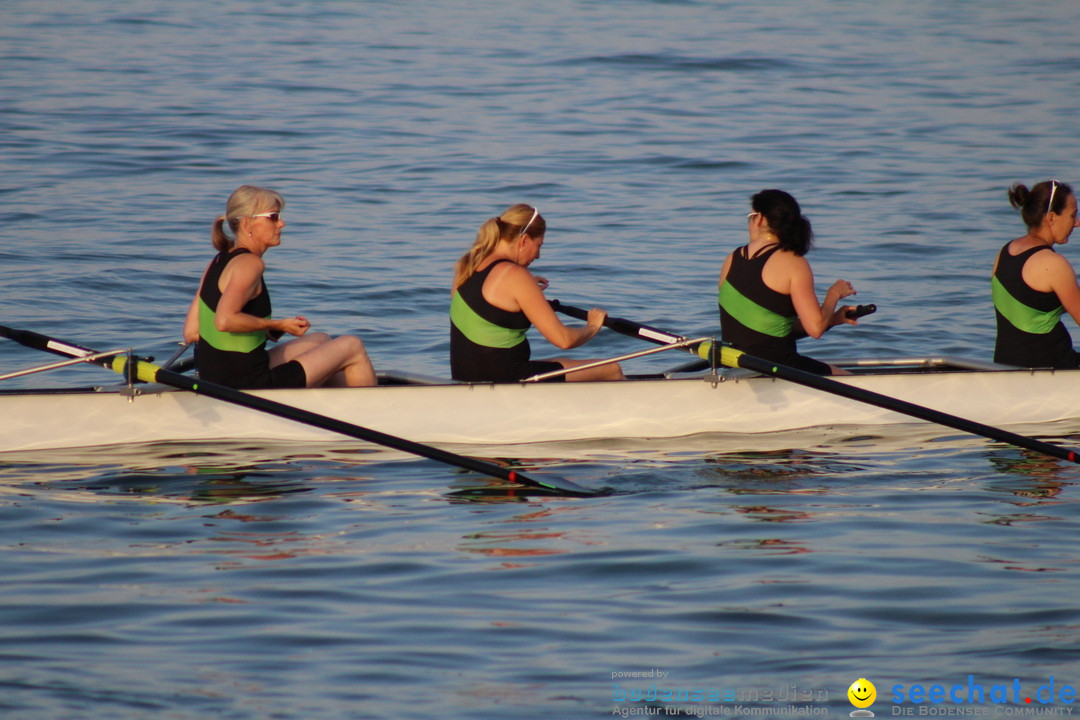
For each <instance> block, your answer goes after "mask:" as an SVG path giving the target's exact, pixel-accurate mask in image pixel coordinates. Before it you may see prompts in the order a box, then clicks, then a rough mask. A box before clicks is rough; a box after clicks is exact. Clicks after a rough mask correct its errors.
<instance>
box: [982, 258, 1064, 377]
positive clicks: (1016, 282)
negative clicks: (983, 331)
mask: <svg viewBox="0 0 1080 720" xmlns="http://www.w3.org/2000/svg"><path fill="white" fill-rule="evenodd" d="M1042 250H1049V251H1050V252H1053V251H1054V250H1053V248H1051V247H1047V246H1042V245H1040V246H1038V247H1033V248H1029V249H1027V250H1025V251H1024V252H1022V253H1019V254H1017V255H1010V254H1009V243H1006V245H1005V247H1003V248H1002V249H1001V251H1000V252H999V253H998V262H997V270H996V271H995V272H994V277H993V280H992V281H991V287H992V290H993V298H994V314H995V316H996V318H997V337H996V339H995V342H994V362H997V363H1003V364H1005V365H1017V366H1019V367H1049V368H1075V367H1078V366H1080V355H1078V354H1077V352H1076V351H1075V350H1073V346H1072V338H1071V337H1070V336H1069V331H1068V330H1066V329H1065V324H1064V323H1062V322H1061V320H1060V317H1061V313H1062V312H1063V310H1064V308H1062V306H1061V301H1060V300H1059V299H1058V296H1057V294H1056V293H1054V292H1040V291H1038V290H1035V289H1034V288H1032V287H1031V286H1030V285H1028V284H1027V283H1026V282H1024V275H1023V272H1024V264H1025V263H1027V261H1028V260H1030V259H1031V257H1032V256H1033V255H1035V253H1037V252H1040V251H1042Z"/></svg>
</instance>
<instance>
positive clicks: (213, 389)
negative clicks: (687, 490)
mask: <svg viewBox="0 0 1080 720" xmlns="http://www.w3.org/2000/svg"><path fill="white" fill-rule="evenodd" d="M0 335H2V336H4V337H7V338H10V339H12V340H14V341H15V342H17V343H19V344H21V345H25V346H26V347H29V348H34V349H35V350H45V351H47V352H51V353H55V354H57V355H63V356H65V357H70V358H85V359H86V360H88V361H92V362H96V363H97V364H99V365H101V366H102V367H104V368H107V369H109V370H113V371H115V372H118V373H120V374H121V375H123V376H125V377H130V378H133V379H137V380H142V381H143V382H157V383H161V384H162V385H168V386H170V387H174V388H178V389H180V390H190V391H191V392H193V393H196V394H199V395H206V396H207V397H211V398H215V399H217V400H223V401H225V402H228V403H232V404H234V405H239V406H241V407H245V408H249V409H251V410H258V411H260V412H264V413H267V414H269V415H276V416H277V417H282V418H285V419H287V420H295V421H296V422H299V423H304V424H305V425H311V426H313V427H317V428H322V429H323V430H329V431H331V432H336V433H340V434H342V435H347V436H349V437H353V438H357V439H359V440H367V441H369V442H373V443H376V444H378V445H384V446H386V447H389V448H394V449H395V450H403V451H405V452H407V453H411V454H413V455H419V456H420V457H425V458H428V459H431V460H437V461H439V462H442V463H446V464H447V465H454V466H456V467H460V468H464V469H466V470H473V471H475V472H479V473H483V474H484V475H489V476H491V477H495V478H499V479H502V480H508V481H510V482H515V483H522V484H524V485H531V486H533V487H537V488H543V489H545V490H553V491H555V492H557V493H559V494H562V495H569V496H572V497H593V496H596V495H597V494H598V493H595V492H593V491H591V490H587V489H586V488H583V487H581V486H580V485H577V484H575V483H573V482H570V481H569V480H564V479H562V478H556V477H548V478H535V477H531V476H529V475H525V474H524V473H520V472H517V471H516V470H508V469H506V468H503V467H500V466H498V465H495V464H493V463H489V462H484V461H482V460H476V459H475V458H470V457H465V456H464V455H457V454H455V453H452V452H447V451H446V450H441V449H439V448H435V447H431V446H430V445H424V444H421V443H417V442H413V441H411V440H406V439H404V438H400V437H397V436H394V435H387V434H386V433H382V432H379V431H378V430H371V429H369V428H365V427H360V426H359V425H353V424H352V423H347V422H343V421H341V420H336V419H334V418H331V417H327V416H325V415H319V414H316V413H313V412H310V411H308V410H302V409H301V408H297V407H293V406H291V405H285V404H284V403H279V402H275V401H273V400H267V399H266V398H263V397H259V396H258V395H252V394H250V393H246V392H241V391H240V390H234V389H233V388H230V387H225V386H224V385H218V384H217V383H212V382H207V381H205V380H199V379H196V378H192V377H189V376H187V375H181V374H180V373H177V372H173V371H172V370H166V369H165V368H162V367H159V366H157V365H154V364H152V363H150V362H147V361H146V360H141V359H139V358H133V363H132V364H131V365H129V363H128V361H129V358H128V356H127V354H120V355H113V356H112V357H108V356H106V357H97V358H96V359H94V358H91V356H95V355H100V354H99V353H95V352H94V351H93V350H90V349H88V348H84V347H80V346H78V345H72V344H70V343H65V342H61V341H59V340H55V339H53V338H50V337H47V336H45V335H41V334H39V333H36V332H31V331H29V330H15V329H13V328H9V327H5V326H3V325H0ZM361 401H362V400H358V402H361Z"/></svg>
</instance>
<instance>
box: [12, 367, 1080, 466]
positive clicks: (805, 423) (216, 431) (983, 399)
mask: <svg viewBox="0 0 1080 720" xmlns="http://www.w3.org/2000/svg"><path fill="white" fill-rule="evenodd" d="M839 380H840V381H841V382H844V383H846V384H850V385H853V386H857V387H861V388H865V389H867V390H871V391H874V392H878V393H881V394H883V395H887V396H890V397H895V398H899V399H902V400H906V401H908V402H911V403H915V404H917V405H922V406H925V407H928V408H932V409H935V410H938V411H941V412H945V413H949V414H953V415H957V416H960V417H963V418H965V419H968V420H973V421H976V422H980V423H984V424H987V425H994V426H998V427H1010V428H1017V427H1029V426H1033V425H1039V424H1044V423H1054V422H1060V421H1065V420H1071V419H1076V418H1078V417H1080V411H1078V409H1077V407H1076V403H1074V402H1072V401H1071V396H1072V395H1073V392H1072V388H1073V387H1078V389H1080V370H1066V371H1049V370H1047V371H1004V372H1002V371H956V372H950V371H938V372H918V373H911V372H900V373H880V374H879V373H869V374H863V375H855V376H850V377H844V378H839ZM254 394H257V395H261V396H264V397H267V398H270V399H273V400H275V401H278V402H281V403H285V404H287V405H291V406H295V407H299V408H303V409H305V410H309V411H311V412H315V413H319V414H321V415H327V416H330V417H333V418H336V419H339V420H343V421H345V422H348V423H352V424H356V425H360V426H363V427H366V428H371V429H374V430H378V431H381V432H384V433H388V434H390V435H396V436H400V437H403V438H406V439H409V440H412V441H414V442H421V443H431V444H438V445H453V446H458V445H485V446H492V445H517V444H524V443H541V442H553V441H579V440H590V439H607V438H632V439H662V438H678V437H686V436H693V435H699V434H702V433H736V434H746V433H751V434H760V433H775V432H783V431H791V430H798V429H803V428H814V427H825V426H844V427H857V428H865V429H868V430H869V429H871V428H875V427H881V426H887V425H893V424H906V423H912V422H919V421H917V420H914V419H913V418H910V417H908V416H906V415H900V414H897V413H895V412H892V411H889V410H884V409H881V408H877V407H874V406H872V405H868V404H865V403H862V402H857V401H854V400H849V399H846V398H842V397H839V396H836V395H832V394H829V393H825V392H823V391H820V390H815V389H811V388H806V387H802V386H800V385H796V384H793V383H791V382H788V381H785V380H780V379H775V378H766V377H761V376H750V375H748V374H746V373H742V372H734V373H732V374H731V376H730V377H723V378H720V379H718V378H717V376H713V375H710V374H707V375H704V376H696V377H682V378H672V379H650V380H634V381H630V382H625V383H571V384H563V383H546V384H514V385H491V384H473V385H469V384H442V385H438V384H436V385H385V386H379V387H372V388H324V389H315V390H262V391H256V392H255V393H254ZM0 413H2V414H3V417H5V418H6V420H5V422H4V423H3V424H2V426H0V452H15V451H32V450H45V449H52V448H71V447H88V446H97V445H111V444H128V443H150V442H217V441H238V440H239V441H289V442H307V441H311V442H325V441H331V440H335V439H340V436H338V435H336V434H334V433H331V432H329V431H325V430H320V429H316V428H312V427H309V426H306V425H303V424H300V423H297V422H294V421H291V420H286V419H282V418H277V417H272V416H269V415H266V414H264V413H260V412H258V411H255V410H249V409H246V408H243V407H239V406H236V405H232V404H229V403H225V402H222V401H219V400H214V399H211V398H207V397H202V396H199V395H195V394H193V393H190V392H181V391H174V390H169V389H165V388H160V389H154V388H147V389H143V390H142V391H140V392H139V393H138V394H136V395H134V396H129V395H126V394H124V393H123V392H120V391H116V390H111V391H71V392H49V391H40V392H35V391H23V392H7V393H3V394H0Z"/></svg>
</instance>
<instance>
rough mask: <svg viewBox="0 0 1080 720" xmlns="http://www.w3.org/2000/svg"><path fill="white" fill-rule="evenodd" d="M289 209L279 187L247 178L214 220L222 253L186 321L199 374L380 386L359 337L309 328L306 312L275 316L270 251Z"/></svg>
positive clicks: (215, 378) (248, 380)
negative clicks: (267, 276) (267, 275)
mask: <svg viewBox="0 0 1080 720" xmlns="http://www.w3.org/2000/svg"><path fill="white" fill-rule="evenodd" d="M284 209H285V200H284V198H282V197H281V195H280V194H278V193H277V192H275V191H273V190H268V189H266V188H260V187H254V186H252V185H244V186H242V187H239V188H237V189H236V190H235V191H234V192H233V194H232V195H230V196H229V201H228V203H227V204H226V207H225V214H224V215H222V216H220V217H218V219H217V220H215V221H214V224H213V226H212V229H211V231H210V240H211V242H212V243H213V245H214V249H216V250H217V251H218V254H217V256H216V257H214V259H213V260H211V261H210V264H209V265H208V266H207V268H206V271H205V272H204V273H203V277H202V280H201V281H200V283H199V290H198V292H196V293H195V297H194V299H193V300H192V301H191V306H190V307H189V308H188V314H187V319H186V320H185V321H184V340H185V341H187V342H189V343H192V342H194V343H198V344H197V345H196V347H195V360H196V362H197V364H198V367H199V377H200V378H202V379H204V380H206V381H208V382H214V383H218V384H220V385H227V386H229V387H233V388H239V389H243V390H247V389H255V388H283V387H288V388H302V387H316V386H319V385H337V386H353V387H356V386H361V385H374V384H375V370H374V369H373V368H372V366H371V361H370V360H368V356H367V352H366V351H365V350H364V344H363V343H362V342H360V339H359V338H357V337H354V336H352V335H342V336H341V337H336V338H331V337H330V336H329V335H327V334H326V333H310V334H308V329H309V328H310V327H311V323H309V322H308V321H307V319H306V318H304V317H301V316H299V315H298V316H296V317H286V318H273V317H271V307H270V291H269V290H268V289H267V287H266V283H265V282H264V280H263V271H264V270H265V269H266V266H265V264H264V263H263V255H264V254H265V253H266V251H267V250H269V249H270V248H272V247H276V246H278V245H280V244H281V231H282V229H283V228H284V227H285V221H284V220H282V219H281V211H282V210H284ZM226 226H227V227H228V228H229V231H230V232H228V233H227V232H226V231H225V228H226ZM286 333H287V334H289V335H295V336H296V339H294V340H289V341H288V342H284V343H281V344H279V345H276V346H275V347H274V348H273V349H271V350H269V351H267V350H266V341H267V339H272V340H277V339H278V338H280V337H281V336H282V335H283V334H286Z"/></svg>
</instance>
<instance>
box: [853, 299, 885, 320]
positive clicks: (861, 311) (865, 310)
mask: <svg viewBox="0 0 1080 720" xmlns="http://www.w3.org/2000/svg"><path fill="white" fill-rule="evenodd" d="M876 312H877V305H874V304H873V303H870V304H869V305H859V306H857V307H855V308H854V309H852V310H848V311H847V313H846V316H847V317H848V318H850V319H852V320H858V319H859V318H861V317H865V316H866V315H872V314H874V313H876Z"/></svg>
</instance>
